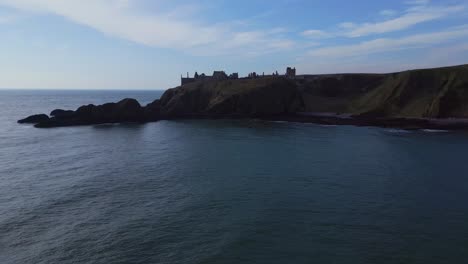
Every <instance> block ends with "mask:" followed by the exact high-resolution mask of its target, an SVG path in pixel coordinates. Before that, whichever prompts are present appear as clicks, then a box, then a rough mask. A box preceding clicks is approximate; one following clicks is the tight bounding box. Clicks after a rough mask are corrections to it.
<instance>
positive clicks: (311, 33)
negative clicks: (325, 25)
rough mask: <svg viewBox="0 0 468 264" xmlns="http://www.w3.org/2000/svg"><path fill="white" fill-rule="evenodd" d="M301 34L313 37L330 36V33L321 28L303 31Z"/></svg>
mask: <svg viewBox="0 0 468 264" xmlns="http://www.w3.org/2000/svg"><path fill="white" fill-rule="evenodd" d="M301 35H302V36H304V37H306V38H314V39H320V38H329V37H331V36H332V34H330V33H327V32H325V31H323V30H316V29H311V30H306V31H303V32H302V33H301Z"/></svg>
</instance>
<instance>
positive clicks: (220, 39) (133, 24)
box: [0, 0, 293, 54]
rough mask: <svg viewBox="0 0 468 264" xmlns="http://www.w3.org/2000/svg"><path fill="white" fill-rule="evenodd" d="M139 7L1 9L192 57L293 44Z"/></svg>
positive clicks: (38, 4) (86, 1)
mask: <svg viewBox="0 0 468 264" xmlns="http://www.w3.org/2000/svg"><path fill="white" fill-rule="evenodd" d="M134 3H135V2H133V1H129V0H80V1H76V0H61V1H58V0H0V5H4V6H8V7H11V8H16V9H19V10H22V11H24V12H33V13H46V14H54V15H57V16H61V17H64V18H65V19H68V20H70V21H73V22H75V23H77V24H81V25H85V26H88V27H91V28H93V29H95V30H98V31H100V32H102V33H104V34H107V35H110V36H114V37H118V38H122V39H126V40H129V41H133V42H136V43H140V44H144V45H148V46H154V47H162V48H172V49H180V50H184V51H187V52H192V53H204V51H217V52H218V53H227V54H229V53H232V52H233V50H234V49H246V50H250V51H251V52H252V53H255V52H257V53H265V52H274V51H278V50H281V49H286V48H289V47H291V46H292V45H293V43H292V41H291V40H288V39H286V38H284V37H283V36H282V35H281V33H279V32H266V33H265V32H264V31H262V30H249V31H241V30H236V29H235V28H234V26H233V25H230V24H229V23H220V24H214V25H212V24H206V23H203V22H201V21H199V20H198V19H192V18H185V19H184V18H182V17H181V16H180V15H177V14H180V13H179V11H180V10H181V9H182V10H184V8H185V9H186V8H187V6H186V5H185V6H177V7H175V8H173V10H172V11H169V12H167V10H165V12H164V13H151V14H149V13H147V12H143V11H141V10H138V8H137V7H135V6H134ZM189 10H190V11H193V10H192V9H189ZM206 53H208V52H206Z"/></svg>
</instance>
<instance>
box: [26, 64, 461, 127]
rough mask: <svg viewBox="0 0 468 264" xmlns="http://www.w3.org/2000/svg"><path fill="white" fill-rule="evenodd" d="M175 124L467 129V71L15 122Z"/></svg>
mask: <svg viewBox="0 0 468 264" xmlns="http://www.w3.org/2000/svg"><path fill="white" fill-rule="evenodd" d="M325 113H328V114H325ZM330 113H331V114H330ZM181 118H260V119H266V120H283V121H295V122H311V123H320V124H333V125H363V126H382V127H400V128H406V129H417V128H427V129H467V128H468V122H467V120H468V65H462V66H454V67H445V68H436V69H424V70H411V71H405V72H399V73H390V74H330V75H302V76H297V77H295V78H288V77H283V76H269V77H264V78H245V79H235V80H223V81H217V80H209V81H198V82H193V83H189V84H186V85H183V86H180V87H177V88H172V89H169V90H167V91H166V92H165V93H164V94H163V95H162V97H161V98H160V99H159V100H155V101H154V102H153V103H151V104H148V105H146V106H141V105H140V104H139V103H138V102H137V101H136V100H134V99H124V100H122V101H120V102H118V103H108V104H104V105H100V106H94V105H87V106H82V107H80V108H78V109H77V110H76V111H70V110H68V111H65V110H54V111H53V112H52V113H51V115H50V117H49V116H46V115H35V116H31V117H28V118H26V119H23V120H20V121H18V122H20V123H33V124H35V126H36V127H41V128H45V127H59V126H75V125H92V124H103V123H120V122H152V121H158V120H161V119H169V120H170V119H181Z"/></svg>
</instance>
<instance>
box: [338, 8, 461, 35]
mask: <svg viewBox="0 0 468 264" xmlns="http://www.w3.org/2000/svg"><path fill="white" fill-rule="evenodd" d="M464 9H465V6H463V5H456V6H438V7H429V6H421V5H418V6H416V7H414V6H413V7H412V8H411V9H408V10H407V11H406V13H404V14H403V15H401V16H399V17H396V18H393V19H390V20H386V21H383V22H377V23H364V24H359V25H356V26H355V27H354V28H352V29H351V30H350V31H349V32H346V33H345V35H346V36H348V37H363V36H368V35H372V34H383V33H388V32H395V31H400V30H404V29H408V28H410V27H413V26H415V25H417V24H421V23H424V22H429V21H433V20H437V19H441V18H444V17H447V16H449V15H451V14H455V13H459V12H461V11H463V10H464Z"/></svg>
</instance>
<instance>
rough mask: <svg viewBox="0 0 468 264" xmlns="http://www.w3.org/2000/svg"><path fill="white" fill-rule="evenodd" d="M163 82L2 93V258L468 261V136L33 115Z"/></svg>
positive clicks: (146, 99) (145, 96)
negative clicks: (95, 122)
mask: <svg viewBox="0 0 468 264" xmlns="http://www.w3.org/2000/svg"><path fill="white" fill-rule="evenodd" d="M161 93H162V92H160V91H14V90H3V91H0V108H1V110H2V111H1V115H0V263H1V264H13V263H15V264H16V263H21V264H23V263H25V264H26V263H44V264H46V263H61V264H63V263H103V264H104V263H203V264H209V263H265V264H267V263H268V264H271V263H281V264H285V263H369V264H376V263H421V264H430V263H441V264H442V263H444V264H445V263H468V202H467V201H468V155H467V153H468V133H464V132H456V133H455V132H453V133H452V132H443V131H419V132H406V131H401V130H395V129H393V130H388V129H382V128H367V127H351V126H339V127H333V126H331V127H326V126H319V125H314V124H295V123H275V122H263V121H255V120H250V121H249V120H243V121H232V120H231V121H223V120H219V121H210V120H199V121H197V120H190V121H161V122H156V123H150V124H118V125H100V126H85V127H70V128H54V129H36V128H34V127H32V126H31V125H18V124H16V121H17V120H18V119H20V118H23V117H26V116H28V115H31V114H37V113H50V111H52V110H54V109H55V108H65V109H76V108H77V107H79V106H81V105H83V104H89V103H94V104H101V103H105V102H113V101H114V102H116V101H119V100H120V99H123V98H126V97H132V98H135V99H138V100H139V101H140V103H142V104H147V103H150V102H151V101H153V100H154V99H157V98H158V97H159V96H160V95H161Z"/></svg>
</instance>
